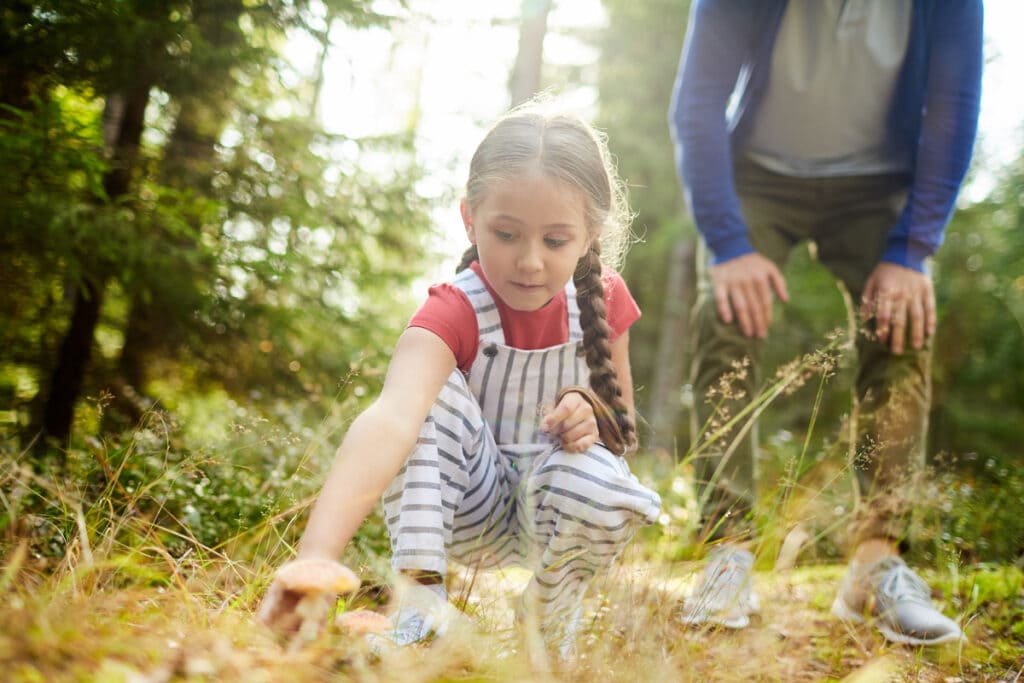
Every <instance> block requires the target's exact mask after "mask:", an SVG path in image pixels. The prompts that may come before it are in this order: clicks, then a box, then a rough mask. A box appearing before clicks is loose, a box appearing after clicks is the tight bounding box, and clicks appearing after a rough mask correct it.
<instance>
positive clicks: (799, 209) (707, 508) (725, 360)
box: [691, 161, 931, 543]
mask: <svg viewBox="0 0 1024 683" xmlns="http://www.w3.org/2000/svg"><path fill="white" fill-rule="evenodd" d="M907 185H908V180H907V176H906V175H903V174H899V175H874V176H849V177H837V178H795V177H790V176H785V175H779V174H776V173H772V172H770V171H767V170H765V169H763V168H761V167H759V166H756V165H754V164H753V163H749V162H742V161H741V162H738V163H737V165H736V187H737V190H738V192H739V196H740V205H741V210H742V213H743V216H744V219H745V220H746V222H747V225H748V228H749V237H750V241H751V243H752V244H753V246H754V248H755V249H756V250H757V251H758V253H760V254H762V255H763V256H765V257H767V258H769V259H771V260H772V261H773V262H774V263H775V264H776V265H777V266H778V267H779V268H780V270H781V269H783V268H784V267H785V264H786V261H787V259H788V257H789V254H790V252H791V251H792V249H793V248H794V247H795V246H796V245H797V244H799V243H801V242H803V241H804V240H808V241H810V242H811V243H812V244H813V247H814V250H815V251H816V254H817V259H818V261H819V262H820V263H821V264H822V265H823V266H825V267H826V268H827V269H828V270H829V271H830V272H831V273H832V274H833V275H834V276H835V278H836V281H837V284H838V285H839V288H840V290H842V292H843V294H844V298H845V300H846V303H847V311H848V315H849V316H850V317H849V322H850V323H851V326H852V325H853V324H854V323H855V321H858V320H859V319H858V318H857V317H856V316H858V308H859V302H860V299H861V293H862V292H863V291H864V286H865V284H866V282H867V279H868V277H869V276H870V275H871V272H872V270H873V269H874V268H875V266H876V265H877V264H878V262H879V258H880V257H881V254H882V252H883V251H884V249H885V241H886V236H887V234H888V233H889V230H890V229H891V228H892V226H893V225H894V224H895V222H896V220H897V217H898V216H899V214H900V212H901V210H902V208H903V206H904V204H905V201H906V192H907ZM698 264H699V268H701V272H700V275H699V277H698V283H699V284H698V297H697V303H696V305H695V307H694V311H693V316H694V319H693V330H694V331H695V334H694V344H695V348H694V349H693V367H692V378H691V381H692V384H693V394H694V410H693V411H692V412H691V415H692V418H693V430H692V434H694V435H698V434H700V435H701V437H700V438H701V439H706V438H707V437H708V436H709V435H710V434H712V433H714V432H715V431H716V426H717V431H720V430H721V427H722V426H723V425H726V424H728V420H729V418H730V417H732V416H736V415H738V414H739V413H740V411H741V410H742V409H743V407H744V406H745V405H747V404H748V402H749V401H750V400H751V398H753V397H756V396H757V395H758V392H759V391H763V389H764V387H763V386H762V371H761V367H760V362H759V351H760V346H761V344H762V343H763V342H760V341H758V340H755V339H750V338H747V337H745V336H743V334H742V332H740V329H739V327H738V325H737V324H736V323H735V322H733V323H732V324H725V323H723V322H722V320H721V319H720V318H719V317H718V314H717V311H716V309H715V301H714V295H713V292H712V291H711V283H710V279H709V277H708V268H707V251H706V249H703V247H702V250H701V253H700V254H699V255H698ZM790 296H791V297H798V296H800V291H799V285H798V284H796V285H795V286H793V287H792V288H791V290H790ZM775 305H776V306H778V305H780V304H779V303H778V302H776V304H775ZM872 329H873V325H872V322H871V321H869V322H868V324H867V325H863V324H858V325H857V330H858V331H857V332H856V335H857V336H856V342H855V346H856V351H857V375H856V388H855V391H856V395H855V401H854V410H853V413H852V417H851V420H852V424H851V434H852V435H853V436H852V439H851V440H852V442H853V443H854V448H853V449H851V455H852V457H851V462H850V466H851V468H852V470H853V471H854V472H855V475H856V476H855V483H856V486H855V491H856V492H857V499H858V500H857V502H856V506H855V514H854V520H853V526H852V529H851V537H852V541H853V542H854V543H856V542H858V541H859V540H863V539H865V538H872V537H888V538H893V539H898V540H902V539H903V536H904V534H905V528H906V520H905V517H906V513H907V508H908V503H909V498H908V495H907V488H908V486H910V485H911V482H912V481H913V478H914V474H915V473H916V472H919V471H920V470H921V466H922V465H923V461H924V442H925V432H926V430H927V421H928V409H929V405H930V402H931V379H930V357H931V343H930V341H928V342H927V343H926V344H925V348H923V349H921V350H914V349H912V348H909V349H907V350H905V351H904V352H903V353H902V354H901V355H894V354H893V353H891V352H890V350H889V347H888V346H886V345H885V344H882V343H879V342H878V341H877V340H875V339H872V336H873V334H872ZM767 341H768V343H771V332H769V334H768V339H767ZM744 359H749V365H746V366H744V365H743V363H744ZM738 368H739V369H738ZM723 378H725V379H724V382H723ZM780 400H786V399H785V397H783V398H782V399H780ZM709 425H710V428H709ZM730 429H731V431H729V432H728V433H726V434H725V435H723V436H721V437H719V438H717V439H715V440H713V441H712V442H711V443H708V444H706V446H705V447H704V448H701V442H700V440H698V441H697V442H695V446H696V447H697V449H698V454H697V455H696V456H695V457H694V460H693V464H694V468H695V474H696V479H697V490H698V500H699V501H701V503H702V509H701V512H702V519H703V522H702V525H703V534H702V535H703V536H704V537H705V538H709V539H716V538H723V537H726V536H729V537H733V538H737V537H743V536H745V535H749V534H750V533H751V531H752V529H753V525H752V524H751V519H750V512H751V510H752V506H753V501H754V498H755V487H756V452H757V425H756V423H752V422H749V421H746V420H738V421H737V422H736V423H735V425H734V426H732V427H731V428H730Z"/></svg>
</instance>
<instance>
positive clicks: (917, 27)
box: [670, 0, 982, 644]
mask: <svg viewBox="0 0 1024 683" xmlns="http://www.w3.org/2000/svg"><path fill="white" fill-rule="evenodd" d="M981 70H982V3H981V1H980V0H789V1H788V2H787V1H786V0H758V1H757V2H753V1H750V0H694V3H693V7H692V11H691V17H690V25H689V29H688V33H687V37H686V41H685V45H684V47H683V54H682V59H681V61H680V66H679V71H678V74H677V77H676V82H675V89H674V95H673V103H672V108H671V112H670V123H671V130H672V133H673V137H674V140H675V143H676V152H677V162H678V170H679V173H680V177H681V179H682V181H683V185H684V190H685V192H686V196H687V199H688V202H689V206H690V208H691V210H692V213H693V216H694V220H695V221H696V224H697V228H698V229H699V231H700V233H701V236H702V238H703V239H702V249H703V250H704V251H703V256H702V257H701V260H702V261H705V258H706V262H704V266H705V268H704V272H703V275H702V280H701V285H700V291H699V295H698V302H697V304H696V307H695V310H694V319H695V322H694V329H695V331H696V336H695V339H694V342H695V356H694V364H693V388H694V394H695V397H696V398H695V403H696V409H695V411H694V417H695V420H694V422H695V425H696V426H697V429H699V426H700V425H704V424H706V423H707V421H708V419H709V417H710V416H711V413H712V410H713V406H712V404H711V403H709V402H705V401H704V397H705V396H706V395H707V394H708V391H709V390H710V389H712V388H713V387H715V386H716V385H718V383H719V382H720V381H721V379H722V378H723V377H726V378H728V379H727V381H731V382H732V383H733V390H732V391H729V392H726V393H727V394H728V395H730V396H732V397H733V398H732V399H731V400H726V401H725V403H726V405H727V406H728V405H729V404H730V403H731V404H732V405H731V406H729V407H730V409H731V414H732V415H736V414H737V413H738V411H739V409H740V408H742V405H743V401H744V400H750V398H751V397H753V396H755V395H756V392H757V389H758V385H759V368H758V362H757V358H758V348H759V346H760V344H761V341H762V340H763V339H765V337H766V336H767V334H768V330H769V327H770V324H771V320H772V307H773V300H774V298H778V299H780V300H781V301H783V302H785V301H788V300H789V291H788V288H787V284H786V280H785V276H784V275H783V267H784V265H785V262H786V260H787V257H788V255H789V253H790V252H791V250H792V249H793V247H794V246H796V245H797V244H798V243H800V242H803V241H810V242H811V243H812V244H813V246H814V249H815V250H816V255H817V259H818V260H819V261H820V262H821V263H822V264H823V265H824V266H825V267H826V268H827V269H828V270H829V271H830V272H831V273H832V274H833V275H834V276H835V278H836V280H837V282H838V284H839V286H840V288H841V289H843V290H844V292H845V293H846V294H847V295H848V296H847V302H848V306H849V307H850V308H851V313H853V310H852V309H853V308H854V307H858V306H857V303H859V309H860V311H859V312H860V314H861V316H862V318H863V319H864V320H865V324H864V327H863V330H862V331H861V332H859V333H858V336H857V339H856V349H857V356H858V361H857V363H858V365H857V376H856V401H857V409H856V410H855V416H857V435H856V439H857V441H856V444H857V449H856V452H857V454H858V458H857V462H856V463H854V469H855V471H856V482H857V487H856V489H857V491H858V494H859V495H858V502H857V506H856V512H855V519H854V522H853V528H852V529H851V534H852V539H853V552H852V557H851V561H850V565H849V571H848V573H847V577H846V580H845V582H844V584H843V586H842V588H841V589H840V591H839V594H838V597H837V598H836V602H835V604H834V605H833V612H834V613H836V614H837V615H839V616H840V617H843V618H847V619H852V620H855V621H860V620H862V619H863V618H864V617H871V618H872V619H873V621H874V623H875V624H876V625H877V626H878V628H879V629H880V630H881V631H882V632H883V634H884V635H885V636H886V637H887V638H888V639H890V640H893V641H900V642H910V643H922V644H931V643H938V642H943V641H947V640H952V639H957V638H960V637H961V631H960V629H959V627H958V626H957V624H956V623H955V622H953V621H952V620H951V619H948V618H947V617H945V616H943V615H942V614H941V613H940V612H939V611H938V610H937V609H936V608H935V606H934V605H933V604H932V602H931V599H930V593H929V590H928V587H927V586H926V585H925V583H924V582H923V581H922V580H921V579H920V578H919V577H918V576H917V575H916V574H915V573H914V572H913V571H912V570H911V569H910V568H909V567H907V565H906V564H905V563H904V562H903V560H902V559H900V556H899V555H900V546H901V543H902V542H903V541H905V540H906V539H905V534H906V529H905V523H904V518H905V513H906V512H907V507H908V502H909V501H908V498H907V496H906V495H905V489H906V487H907V485H908V482H909V481H911V479H912V476H911V473H912V472H914V471H915V470H917V469H918V468H919V467H920V466H921V465H922V464H923V460H924V441H925V440H924V435H925V432H926V427H927V415H928V407H929V401H930V378H929V358H930V351H931V341H932V337H933V334H934V332H935V324H936V314H935V297H934V291H933V288H932V280H931V275H930V273H929V268H928V261H929V257H930V256H931V255H932V254H933V253H934V252H935V250H936V249H937V248H938V246H939V245H940V243H941V241H942V235H943V231H944V229H945V226H946V224H947V222H948V220H949V218H950V215H951V214H952V212H953V209H954V203H955V199H956V196H957V193H958V191H959V188H960V185H961V183H962V181H963V178H964V175H965V173H966V171H967V167H968V163H969V161H970V157H971V150H972V147H973V144H974V137H975V132H976V128H977V119H978V108H979V99H980V90H981V85H980V84H981ZM854 302H857V303H854ZM745 358H747V359H750V362H751V365H752V367H751V368H750V372H746V373H744V372H737V371H736V368H737V367H738V366H737V365H736V363H738V362H739V363H742V362H743V359H745ZM744 397H745V398H744ZM694 433H697V432H696V431H695V432H694ZM734 438H735V439H736V440H737V442H736V444H732V443H731V442H732V441H733V439H734ZM756 447H757V446H756V430H749V431H744V430H741V429H735V430H734V432H733V433H732V434H729V435H727V436H726V438H723V439H719V440H718V441H717V442H716V443H715V444H712V448H711V451H712V453H711V455H710V456H708V457H699V458H698V459H697V462H696V465H697V467H696V472H697V477H698V489H699V492H700V499H701V500H702V501H703V502H704V505H703V508H702V511H703V522H704V528H705V531H706V533H707V537H708V539H710V540H711V541H712V542H715V541H718V543H715V549H714V550H713V551H712V553H711V555H710V559H709V562H708V564H707V566H706V567H705V571H704V572H703V574H702V577H701V579H700V581H699V583H698V586H697V588H696V589H695V591H694V593H693V594H692V595H691V596H690V598H689V599H688V600H687V602H686V604H685V606H684V608H683V611H682V620H683V621H684V622H686V623H690V624H700V623H705V622H713V623H719V624H723V625H726V626H730V627H734V628H738V627H742V626H745V625H746V624H747V623H748V622H749V619H748V615H749V613H750V612H751V611H753V610H754V609H756V596H755V595H754V594H753V592H752V591H751V588H750V578H749V572H750V567H751V565H752V563H753V557H752V556H751V554H750V552H749V551H748V550H747V549H746V548H745V546H744V544H743V543H742V542H743V541H744V540H746V539H749V538H750V536H751V529H750V522H749V514H748V513H749V511H750V509H751V505H752V502H753V496H754V487H755V482H754V464H753V463H754V451H755V449H756Z"/></svg>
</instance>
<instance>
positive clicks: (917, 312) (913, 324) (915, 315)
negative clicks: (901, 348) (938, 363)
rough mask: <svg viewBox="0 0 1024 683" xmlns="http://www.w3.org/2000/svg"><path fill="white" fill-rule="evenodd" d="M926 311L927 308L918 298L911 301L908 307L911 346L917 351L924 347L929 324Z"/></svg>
mask: <svg viewBox="0 0 1024 683" xmlns="http://www.w3.org/2000/svg"><path fill="white" fill-rule="evenodd" d="M924 310H925V306H924V304H923V303H922V302H921V299H920V298H918V297H914V298H913V299H911V300H910V304H909V306H908V307H907V313H908V318H909V322H910V345H911V346H912V347H913V348H915V349H920V348H921V347H922V346H924V335H925V325H926V324H927V323H926V321H925V313H924Z"/></svg>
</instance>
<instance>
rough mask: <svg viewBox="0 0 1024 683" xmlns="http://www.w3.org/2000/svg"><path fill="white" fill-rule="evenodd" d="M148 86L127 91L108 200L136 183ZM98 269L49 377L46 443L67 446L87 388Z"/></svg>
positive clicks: (82, 289) (99, 294) (78, 298)
mask: <svg viewBox="0 0 1024 683" xmlns="http://www.w3.org/2000/svg"><path fill="white" fill-rule="evenodd" d="M148 102H149V86H148V85H147V86H144V87H139V88H137V89H135V90H133V91H132V92H129V93H127V94H126V96H125V97H124V100H123V110H122V115H121V121H120V125H118V126H117V138H116V142H115V145H114V154H113V163H112V166H111V169H110V171H108V172H107V174H106V176H105V177H104V178H103V188H104V189H105V190H106V193H107V198H108V201H111V202H114V201H117V200H118V199H119V198H121V197H123V196H124V195H125V194H127V192H128V189H129V188H130V187H131V178H132V171H133V169H134V167H135V161H136V157H137V156H138V151H139V143H140V142H141V140H142V130H143V127H144V125H145V113H146V104H147V103H148ZM98 270H99V272H98V273H94V274H93V276H92V277H91V278H89V277H86V278H84V279H83V282H82V283H81V284H79V285H78V287H77V289H76V291H75V296H74V305H73V309H72V313H71V324H70V326H69V327H68V331H67V334H66V335H65V336H64V339H63V340H62V341H61V345H60V352H59V355H58V357H57V364H56V368H55V369H54V371H53V375H52V377H51V378H50V385H49V393H48V394H47V397H46V402H45V404H44V406H43V419H42V436H43V443H44V444H45V443H46V442H47V441H56V442H57V443H59V444H60V445H61V446H66V445H67V442H68V439H69V438H70V436H71V423H72V420H73V418H74V407H75V403H76V402H77V401H78V397H79V394H80V393H81V391H82V383H83V380H84V379H85V372H86V369H87V368H88V365H89V357H90V355H91V353H92V342H93V338H94V336H95V333H96V323H97V322H98V321H99V313H100V306H101V304H102V303H103V294H104V292H105V290H106V281H107V273H106V272H104V271H105V270H106V268H105V267H104V266H103V265H102V264H101V265H100V266H99V267H98Z"/></svg>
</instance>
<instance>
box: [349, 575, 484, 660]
mask: <svg viewBox="0 0 1024 683" xmlns="http://www.w3.org/2000/svg"><path fill="white" fill-rule="evenodd" d="M460 617H463V615H462V613H461V612H459V611H458V610H457V609H455V607H453V606H452V605H450V604H449V603H448V594H447V592H446V591H445V588H444V585H443V584H438V585H436V586H424V585H421V584H418V583H413V584H411V585H408V586H405V587H403V588H402V590H401V593H400V596H399V599H398V608H397V609H396V610H395V611H394V613H393V614H392V615H391V624H392V627H391V630H389V631H385V632H384V633H379V634H378V633H370V634H367V636H366V638H367V641H368V642H369V643H370V646H371V647H372V648H373V649H374V650H376V651H380V650H381V649H383V648H384V647H389V646H398V647H405V646H407V645H415V644H416V643H424V642H428V641H430V640H433V639H434V638H437V637H439V636H443V635H444V634H445V633H447V632H448V629H449V628H450V627H451V625H452V623H453V622H454V621H455V620H456V619H458V618H460ZM463 618H464V617H463Z"/></svg>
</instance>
